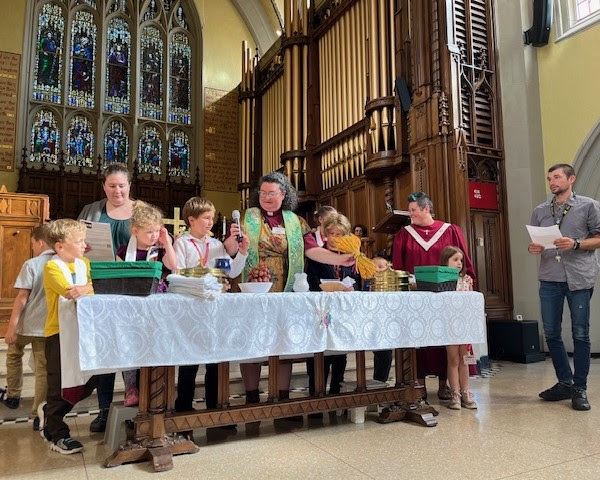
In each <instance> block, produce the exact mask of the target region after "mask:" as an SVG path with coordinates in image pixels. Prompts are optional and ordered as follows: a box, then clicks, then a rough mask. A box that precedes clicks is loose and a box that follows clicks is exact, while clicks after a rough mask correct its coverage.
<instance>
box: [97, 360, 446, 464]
mask: <svg viewBox="0 0 600 480" xmlns="http://www.w3.org/2000/svg"><path fill="white" fill-rule="evenodd" d="M394 352H395V371H396V379H397V383H396V385H395V386H393V387H385V388H377V389H373V390H367V388H366V376H365V352H356V374H357V382H356V383H357V386H356V389H355V391H354V392H350V393H342V394H338V395H330V396H325V395H324V392H325V378H324V375H323V373H324V369H323V354H322V353H317V354H315V356H314V357H315V396H313V397H304V398H298V399H291V400H285V401H279V400H278V397H277V394H275V393H274V394H269V401H267V402H265V403H259V404H251V405H240V406H233V407H230V406H229V403H228V399H229V364H228V363H226V362H225V363H220V364H219V387H218V404H219V405H221V406H222V408H219V409H214V410H199V411H193V412H175V411H174V407H175V367H149V368H142V369H141V376H140V405H139V412H138V414H137V415H136V417H135V418H134V419H133V422H134V426H135V427H134V433H133V440H132V441H128V442H127V444H125V445H122V446H120V447H119V448H118V449H117V450H116V451H115V452H114V453H113V454H112V455H111V456H110V457H108V458H107V459H106V461H105V462H104V465H105V466H106V467H114V466H117V465H122V464H124V463H130V462H139V461H142V460H148V461H151V462H152V464H153V466H154V470H155V471H157V472H161V471H165V470H170V469H172V468H173V455H180V454H184V453H196V452H198V451H199V448H198V447H197V446H196V445H195V444H194V442H192V441H191V440H189V439H188V438H186V437H184V436H182V435H180V434H179V433H178V432H187V431H190V430H194V429H197V428H210V427H219V426H225V425H233V424H241V423H250V422H259V421H261V420H270V419H276V418H285V417H292V416H297V415H304V414H308V413H315V412H327V411H331V410H339V409H351V408H360V407H367V406H369V405H382V404H383V405H388V406H387V407H386V408H384V410H383V411H382V413H381V414H380V417H379V422H381V423H389V422H394V421H399V420H410V421H415V422H417V423H419V424H421V425H425V426H429V427H432V426H435V425H437V420H436V419H435V418H434V415H437V412H436V411H435V409H433V407H430V406H429V405H427V404H425V403H424V402H422V401H421V397H422V394H423V393H424V392H423V386H421V385H417V384H416V382H415V375H414V373H415V365H416V362H415V355H414V350H413V349H396V350H395V351H394ZM278 366H279V359H278V358H277V357H271V358H270V359H269V392H279V385H278V382H277V378H278V375H277V371H278Z"/></svg>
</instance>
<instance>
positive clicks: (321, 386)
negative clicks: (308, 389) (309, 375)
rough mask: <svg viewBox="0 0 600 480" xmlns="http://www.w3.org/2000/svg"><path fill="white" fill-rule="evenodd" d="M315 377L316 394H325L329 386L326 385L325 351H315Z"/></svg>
mask: <svg viewBox="0 0 600 480" xmlns="http://www.w3.org/2000/svg"><path fill="white" fill-rule="evenodd" d="M313 379H314V382H315V391H314V396H315V397H322V396H324V395H325V390H326V388H327V386H326V385H325V355H324V354H323V352H319V353H315V355H314V359H313Z"/></svg>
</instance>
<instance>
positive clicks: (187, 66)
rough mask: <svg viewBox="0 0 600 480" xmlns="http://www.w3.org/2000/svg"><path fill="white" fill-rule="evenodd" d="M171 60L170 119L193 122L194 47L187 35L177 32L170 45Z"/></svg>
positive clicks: (179, 121)
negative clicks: (192, 74)
mask: <svg viewBox="0 0 600 480" xmlns="http://www.w3.org/2000/svg"><path fill="white" fill-rule="evenodd" d="M169 55H170V61H171V77H170V87H171V88H170V90H171V91H170V95H169V120H170V121H171V122H178V123H185V124H190V123H192V109H191V103H192V102H191V98H190V73H191V69H192V49H191V48H190V45H189V40H188V37H187V35H184V34H182V33H175V34H174V35H173V37H172V39H171V44H170V46H169Z"/></svg>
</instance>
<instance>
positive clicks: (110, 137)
mask: <svg viewBox="0 0 600 480" xmlns="http://www.w3.org/2000/svg"><path fill="white" fill-rule="evenodd" d="M127 152H129V136H128V135H127V130H126V129H125V125H123V123H122V122H119V121H117V120H113V121H112V122H110V124H109V125H108V128H107V129H106V133H105V134H104V162H105V164H106V165H108V164H111V163H115V162H118V163H125V164H126V163H127Z"/></svg>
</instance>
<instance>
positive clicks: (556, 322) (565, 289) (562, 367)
mask: <svg viewBox="0 0 600 480" xmlns="http://www.w3.org/2000/svg"><path fill="white" fill-rule="evenodd" d="M593 292H594V289H593V288H589V289H586V290H575V291H571V290H569V286H568V285H567V283H566V282H543V281H541V282H540V303H541V310H542V322H543V324H544V335H545V337H546V343H547V344H548V348H549V349H550V356H551V357H552V363H553V364H554V370H555V371H556V376H557V378H558V381H559V382H562V383H567V384H570V383H571V382H573V386H574V387H575V388H583V389H585V388H586V387H587V376H588V373H589V371H590V299H591V298H592V293H593ZM565 298H566V299H567V303H568V304H569V310H570V312H571V332H572V334H573V365H574V369H575V373H573V372H572V371H571V366H570V365H569V357H568V356H567V351H566V350H565V345H564V344H563V341H562V337H561V324H562V315H563V307H564V303H565Z"/></svg>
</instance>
